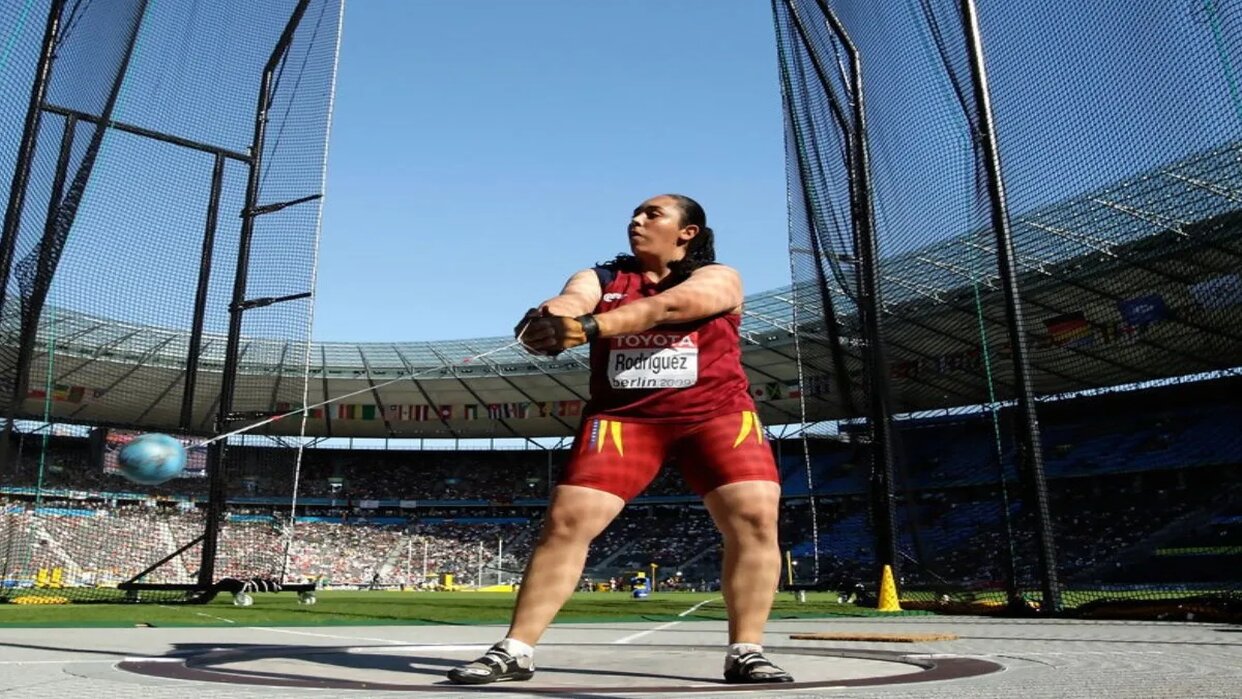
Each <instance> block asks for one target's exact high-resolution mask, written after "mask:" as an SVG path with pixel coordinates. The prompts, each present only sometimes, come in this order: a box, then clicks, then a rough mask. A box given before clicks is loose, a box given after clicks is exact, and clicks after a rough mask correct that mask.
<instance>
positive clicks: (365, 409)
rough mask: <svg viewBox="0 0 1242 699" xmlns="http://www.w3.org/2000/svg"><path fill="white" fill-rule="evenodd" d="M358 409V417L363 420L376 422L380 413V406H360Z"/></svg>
mask: <svg viewBox="0 0 1242 699" xmlns="http://www.w3.org/2000/svg"><path fill="white" fill-rule="evenodd" d="M358 408H359V411H358V417H359V419H362V420H374V419H375V417H376V415H377V414H378V413H379V406H377V405H360V406H358Z"/></svg>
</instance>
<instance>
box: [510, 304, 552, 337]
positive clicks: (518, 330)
mask: <svg viewBox="0 0 1242 699" xmlns="http://www.w3.org/2000/svg"><path fill="white" fill-rule="evenodd" d="M545 315H548V313H547V310H546V309H545V310H541V309H538V308H532V309H530V310H528V311H526V315H524V316H522V319H521V320H519V321H518V324H517V325H515V326H513V339H515V340H523V339H524V338H523V337H522V333H523V332H525V330H526V326H527V325H529V324H530V322H531V321H532V320H534V319H535V318H538V317H539V316H545Z"/></svg>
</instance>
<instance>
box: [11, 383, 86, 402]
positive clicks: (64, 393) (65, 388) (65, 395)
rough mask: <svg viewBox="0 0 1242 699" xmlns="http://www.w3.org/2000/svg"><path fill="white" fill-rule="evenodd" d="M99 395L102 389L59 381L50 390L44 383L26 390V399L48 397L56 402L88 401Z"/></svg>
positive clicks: (43, 398)
mask: <svg viewBox="0 0 1242 699" xmlns="http://www.w3.org/2000/svg"><path fill="white" fill-rule="evenodd" d="M101 395H103V390H102V389H97V388H87V387H86V386H71V385H67V384H59V383H58V384H55V385H53V386H52V388H51V391H49V390H48V388H47V386H46V385H43V386H37V387H31V388H30V390H29V391H27V392H26V398H27V400H45V399H47V398H49V397H50V398H51V399H52V400H53V401H56V402H57V403H84V402H85V403H89V402H90V401H92V400H94V399H95V398H98V397H99V396H101Z"/></svg>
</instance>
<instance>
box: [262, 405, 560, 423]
mask: <svg viewBox="0 0 1242 699" xmlns="http://www.w3.org/2000/svg"><path fill="white" fill-rule="evenodd" d="M582 405H583V402H582V401H580V400H553V401H521V402H515V403H488V404H485V405H480V404H477V403H470V404H466V405H435V406H432V405H418V404H402V405H385V406H384V407H383V409H382V410H381V408H380V406H378V405H375V404H373V403H366V404H339V405H332V406H329V407H327V408H326V410H328V411H330V412H328V413H325V412H324V411H325V408H322V407H321V408H312V409H311V410H310V411H309V413H310V418H311V419H312V420H322V419H324V417H325V414H326V415H330V416H331V417H332V419H333V420H383V419H387V420H388V421H389V422H432V421H437V420H502V419H503V420H526V419H530V418H547V417H577V416H578V415H581V414H582ZM296 409H297V407H296V406H293V405H291V404H289V403H277V404H276V410H277V411H279V412H288V411H291V410H296Z"/></svg>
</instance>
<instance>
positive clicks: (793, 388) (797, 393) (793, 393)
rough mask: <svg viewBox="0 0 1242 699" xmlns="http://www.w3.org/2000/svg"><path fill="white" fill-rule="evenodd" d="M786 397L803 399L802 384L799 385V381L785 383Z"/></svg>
mask: <svg viewBox="0 0 1242 699" xmlns="http://www.w3.org/2000/svg"><path fill="white" fill-rule="evenodd" d="M785 397H786V398H801V397H802V384H800V383H798V382H797V381H786V382H785Z"/></svg>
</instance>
